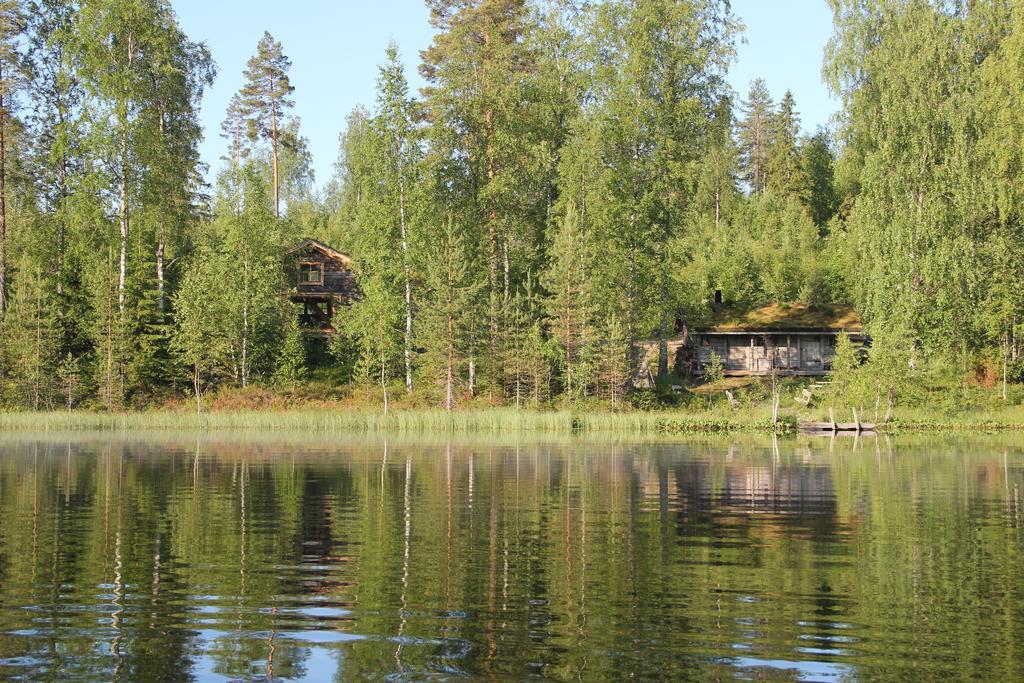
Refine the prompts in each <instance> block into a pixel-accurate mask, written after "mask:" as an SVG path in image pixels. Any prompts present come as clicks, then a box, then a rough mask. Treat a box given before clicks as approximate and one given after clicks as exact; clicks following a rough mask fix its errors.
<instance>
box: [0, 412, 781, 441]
mask: <svg viewBox="0 0 1024 683" xmlns="http://www.w3.org/2000/svg"><path fill="white" fill-rule="evenodd" d="M771 427H772V426H771V424H770V423H769V422H766V421H765V420H764V419H763V418H761V417H760V416H759V415H757V414H741V413H737V414H733V415H727V416H723V415H721V414H715V413H711V412H708V413H691V412H681V411H656V412H643V411H632V412H609V411H587V412H584V411H571V410H548V411H543V410H517V409H513V408H485V409H472V410H462V411H455V412H451V413H448V412H446V411H443V410H432V409H405V410H392V411H390V412H389V413H388V414H387V415H384V414H383V413H381V412H373V411H368V410H327V409H293V410H274V411H267V410H228V411H212V412H204V413H189V412H184V411H170V410H160V411H143V412H124V413H105V412H88V411H54V412H8V413H0V431H3V432H8V431H35V432H69V431H83V430H101V431H144V430H146V431H151V430H254V431H255V430H258V431H289V432H311V433H331V432H338V433H340V432H350V433H352V432H354V433H360V432H362V433H440V434H471V433H480V434H512V433H537V434H578V433H589V434H598V433H608V434H613V433H614V434H634V435H639V434H665V433H724V432H731V431H771Z"/></svg>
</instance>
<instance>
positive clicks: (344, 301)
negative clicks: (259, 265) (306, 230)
mask: <svg viewBox="0 0 1024 683" xmlns="http://www.w3.org/2000/svg"><path fill="white" fill-rule="evenodd" d="M288 256H289V258H288V264H287V265H288V270H289V277H290V278H291V281H292V282H293V283H294V286H293V287H292V290H291V293H290V295H289V298H290V299H291V301H292V303H294V304H296V305H297V307H298V316H299V327H301V328H302V329H303V330H304V331H305V332H307V333H308V334H311V335H313V336H320V337H327V336H330V335H331V334H333V333H334V326H333V324H332V320H333V319H334V314H335V312H336V311H337V309H338V307H339V306H347V305H349V304H351V303H352V301H354V300H355V299H357V298H358V297H359V294H360V292H359V285H358V284H357V283H356V279H355V276H354V275H353V273H352V259H350V258H349V257H348V256H347V255H346V254H343V253H341V252H340V251H338V250H337V249H334V248H333V247H329V246H327V245H326V244H324V243H323V242H320V241H318V240H315V239H312V238H310V237H307V238H305V239H303V240H302V242H300V243H299V245H298V246H296V247H295V248H294V249H292V250H291V251H290V252H288Z"/></svg>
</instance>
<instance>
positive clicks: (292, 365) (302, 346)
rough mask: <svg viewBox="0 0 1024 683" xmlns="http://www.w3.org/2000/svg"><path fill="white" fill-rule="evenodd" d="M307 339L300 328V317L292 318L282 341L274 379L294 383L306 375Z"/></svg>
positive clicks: (289, 383) (278, 381)
mask: <svg viewBox="0 0 1024 683" xmlns="http://www.w3.org/2000/svg"><path fill="white" fill-rule="evenodd" d="M306 374H307V368H306V341H305V339H304V337H303V334H302V330H301V329H300V328H299V321H298V318H294V317H293V318H292V320H291V322H290V323H289V325H288V329H287V332H285V335H284V339H283V340H282V341H281V348H280V349H279V350H278V353H277V366H276V367H275V368H274V381H275V382H277V383H278V384H286V385H294V384H297V383H298V382H300V381H301V380H302V379H303V378H305V377H306Z"/></svg>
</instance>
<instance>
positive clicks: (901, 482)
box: [0, 435, 1024, 681]
mask: <svg viewBox="0 0 1024 683" xmlns="http://www.w3.org/2000/svg"><path fill="white" fill-rule="evenodd" d="M234 438H235V439H237V437H234ZM232 439H233V437H225V438H223V439H219V438H215V437H211V436H208V435H207V436H202V437H199V438H198V439H196V438H192V439H188V440H184V439H178V440H172V439H168V438H166V437H154V439H152V440H148V441H146V440H124V439H114V440H111V439H110V438H108V437H102V436H96V437H92V438H82V437H78V438H76V439H74V440H71V441H58V440H54V439H52V438H47V439H43V440H33V439H29V438H18V439H13V438H8V439H6V440H0V635H2V637H0V677H2V678H21V679H25V680H40V679H49V678H58V677H59V678H61V679H80V680H156V679H182V678H195V679H200V680H239V679H242V680H245V679H267V678H274V679H279V680H317V681H319V680H331V679H349V678H359V677H372V678H379V677H381V676H391V677H393V678H410V679H420V678H424V677H439V678H449V677H471V678H500V679H507V678H524V677H530V676H540V677H546V678H554V679H588V680H593V679H609V678H613V679H614V678H623V677H627V676H636V677H642V678H676V679H707V678H718V679H721V678H740V679H761V678H771V679H784V680H785V679H797V680H847V679H889V678H914V679H918V680H929V679H931V680H934V679H938V678H940V677H954V678H964V677H975V678H985V679H1000V680H1013V679H1017V680H1020V679H1022V678H1024V642H1022V639H1024V602H1022V593H1024V581H1022V579H1024V574H1022V569H1024V564H1022V552H1021V551H1022V540H1021V538H1022V537H1021V530H1020V525H1021V521H1022V502H1021V488H1022V485H1024V451H1022V449H1021V445H1022V443H1024V442H1021V441H1020V440H1019V439H1017V438H1012V439H1011V438H998V439H997V438H978V439H975V440H973V441H970V440H968V441H964V440H940V439H931V440H929V439H908V440H903V441H895V442H888V441H887V440H885V439H884V438H879V439H878V440H877V441H876V440H875V439H870V438H869V439H862V440H860V441H859V442H858V444H857V445H856V447H855V446H854V442H853V440H852V439H849V440H846V439H843V440H839V441H837V442H836V443H834V444H830V442H829V441H828V440H824V441H816V440H810V441H808V440H799V441H792V440H789V441H779V442H777V443H776V444H773V443H772V442H771V441H759V440H756V439H741V440H739V441H728V440H695V441H689V442H680V443H675V444H669V443H654V444H641V443H637V444H629V443H621V444H611V443H609V442H608V441H605V442H588V441H566V442H561V443H525V442H523V443H515V442H512V443H500V444H488V443H486V442H484V441H479V442H470V441H467V442H462V443H451V444H449V443H443V442H440V443H439V442H424V443H417V442H412V441H403V442H397V441H391V442H390V443H385V442H384V441H381V440H372V439H370V440H367V438H365V437H359V438H344V439H343V438H335V439H331V440H325V441H320V442H318V441H312V440H310V441H303V440H297V441H291V442H289V441H287V440H282V439H281V438H280V437H276V438H275V439H273V440H271V439H265V440H260V439H256V440H251V441H239V440H232Z"/></svg>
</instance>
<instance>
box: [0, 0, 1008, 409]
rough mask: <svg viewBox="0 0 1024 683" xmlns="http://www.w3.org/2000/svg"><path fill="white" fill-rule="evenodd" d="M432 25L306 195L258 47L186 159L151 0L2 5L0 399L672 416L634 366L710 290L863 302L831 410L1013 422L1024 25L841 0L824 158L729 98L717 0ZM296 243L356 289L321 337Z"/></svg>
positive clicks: (267, 37) (204, 80) (283, 83)
mask: <svg viewBox="0 0 1024 683" xmlns="http://www.w3.org/2000/svg"><path fill="white" fill-rule="evenodd" d="M427 4H428V7H429V10H430V21H431V25H432V28H433V30H434V38H433V41H432V43H431V44H430V46H429V47H428V48H427V49H426V50H424V51H423V52H422V53H420V55H419V75H420V76H421V78H422V81H423V82H424V83H425V85H424V87H422V88H420V89H418V91H414V89H413V88H412V87H411V86H410V83H409V74H407V73H406V72H405V71H404V67H403V61H402V53H401V47H400V46H398V45H395V44H391V45H389V46H388V47H387V48H386V50H382V53H381V55H380V60H379V65H376V66H375V65H374V64H372V63H367V64H365V65H363V67H362V68H365V69H375V68H376V70H377V74H378V80H377V92H376V98H375V100H374V101H373V102H369V103H367V106H366V107H360V108H357V109H355V110H354V111H352V112H351V113H350V114H349V115H348V116H347V118H346V119H345V120H344V121H341V120H339V122H338V125H339V129H340V130H342V133H341V135H340V137H339V151H338V161H337V164H336V167H335V168H336V172H335V175H334V177H332V178H330V179H324V180H325V182H323V183H322V184H321V185H320V186H318V185H317V184H316V183H315V182H314V177H313V171H312V160H311V156H310V152H309V149H308V142H307V140H306V139H305V138H304V137H303V133H302V127H301V120H300V118H299V116H297V115H296V114H295V111H296V101H300V102H301V98H302V92H301V91H299V90H296V89H295V88H294V87H293V86H292V85H291V83H290V80H289V69H290V67H291V62H290V60H289V58H288V56H287V46H284V45H282V44H281V43H280V42H278V41H276V40H275V39H274V38H273V37H272V35H271V34H270V33H265V34H264V35H263V36H262V38H258V37H255V36H254V38H258V43H257V42H256V41H255V40H254V43H256V44H255V45H254V52H253V56H252V58H251V59H250V60H249V62H248V64H247V65H246V66H245V71H244V85H243V87H242V88H241V89H240V90H239V91H238V93H237V94H236V96H235V97H234V98H233V99H232V101H231V104H230V106H229V107H228V109H227V111H226V112H225V113H224V119H223V125H222V129H221V131H220V134H221V137H222V138H223V151H224V155H223V157H222V159H221V163H220V166H219V168H216V169H206V168H205V167H204V166H203V164H202V162H201V160H200V157H199V152H198V144H199V142H200V141H201V139H202V136H203V130H202V126H201V125H200V121H199V106H200V103H201V100H202V97H203V94H204V91H205V90H206V89H208V88H209V87H210V86H211V85H212V83H213V82H214V79H215V77H216V75H217V66H216V65H215V64H214V61H213V58H212V56H211V54H210V51H209V49H208V48H207V46H205V45H204V44H201V43H197V42H194V41H192V40H190V39H189V37H188V36H187V35H185V33H184V32H183V31H182V29H181V27H180V26H179V24H178V22H177V19H176V17H175V14H174V11H173V7H172V5H171V3H170V2H167V1H166V0H0V345H2V346H0V406H2V407H4V408H6V409H8V410H17V409H27V410H45V409H59V408H89V409H101V410H112V411H118V410H126V409H141V408H147V407H153V406H162V405H174V404H175V403H176V402H177V403H181V404H185V403H189V404H191V403H192V402H194V404H195V406H196V407H197V408H199V409H202V408H203V407H204V405H206V402H207V401H208V400H209V399H210V398H211V397H214V396H216V395H217V394H218V392H225V391H233V390H245V389H247V388H249V387H260V388H264V389H266V390H267V391H276V390H279V389H281V390H283V388H289V390H290V391H293V392H300V393H301V390H302V388H303V387H306V388H307V393H308V394H309V395H312V396H323V395H326V394H330V395H341V394H344V393H345V392H349V393H353V392H354V393H355V394H357V395H363V396H365V400H367V401H371V400H372V401H375V402H380V401H383V402H384V405H385V406H386V405H387V403H388V401H389V400H390V401H393V402H398V403H400V404H402V405H408V406H424V407H425V406H432V407H439V408H446V409H448V410H451V409H454V408H456V407H459V406H465V405H469V404H474V405H480V404H486V405H515V406H520V405H527V406H551V405H556V404H557V405H575V404H579V403H581V402H587V403H593V404H595V405H606V406H614V407H617V406H618V405H619V404H620V403H621V404H623V405H625V404H626V403H627V402H632V404H633V405H643V406H648V405H658V404H660V403H663V402H669V401H670V402H675V403H676V404H678V403H679V401H685V400H686V397H685V396H683V397H682V398H680V397H679V396H666V395H664V394H663V393H662V392H660V391H657V390H656V391H654V392H650V391H647V392H632V391H631V387H630V384H631V382H630V380H631V377H632V376H633V374H634V372H635V370H636V364H637V362H638V356H637V347H638V344H639V343H640V342H641V341H643V340H657V341H660V342H661V343H662V348H663V349H664V348H665V345H664V342H665V341H666V340H667V339H668V338H670V337H672V336H674V335H676V334H677V331H676V329H677V325H678V324H679V322H680V321H691V322H692V321H699V320H701V319H703V318H704V317H706V316H707V315H708V313H709V310H710V305H711V302H712V300H713V299H712V297H713V293H714V292H715V290H720V291H721V292H722V294H723V296H724V298H725V299H726V301H728V302H730V303H731V304H733V305H736V306H739V307H742V306H753V305H756V304H760V303H764V302H772V301H776V302H800V303H804V304H808V305H818V304H828V303H846V304H850V305H852V306H853V307H854V308H855V309H856V310H857V311H858V313H859V314H860V315H861V317H862V318H863V320H864V322H865V326H866V330H867V332H868V333H869V334H870V337H871V346H870V349H868V352H867V353H866V354H862V355H859V356H858V355H853V354H849V353H844V354H842V355H841V356H840V357H838V358H837V365H836V372H835V378H834V380H835V383H836V386H837V387H840V388H841V390H842V395H843V397H844V400H848V401H849V402H851V403H856V402H857V401H861V402H871V401H875V402H876V403H877V400H878V399H877V397H878V396H880V395H886V396H888V397H889V400H890V401H891V400H896V401H897V403H901V404H907V405H909V404H914V403H926V402H929V401H935V400H942V401H945V402H957V401H963V400H966V398H967V397H969V396H970V395H972V392H975V393H976V392H977V391H980V390H987V391H988V392H989V395H991V397H992V399H993V400H998V401H1001V402H1009V403H1013V402H1019V401H1020V399H1022V398H1024V394H1022V393H1021V392H1019V391H1018V389H1019V387H1018V386H1015V385H1018V384H1019V383H1020V381H1021V380H1022V379H1024V358H1022V356H1021V348H1020V346H1021V339H1020V337H1021V331H1022V329H1024V328H1022V324H1024V292H1022V291H1021V289H1022V288H1021V287H1020V286H1019V284H1018V283H1019V282H1020V281H1021V278H1022V276H1024V225H1022V219H1024V211H1022V209H1024V196H1022V195H1024V117H1022V116H1021V115H1020V105H1021V93H1022V92H1024V0H971V1H968V0H829V5H830V6H831V9H832V12H833V16H834V32H833V35H832V36H831V38H830V40H829V43H828V47H827V49H826V52H825V54H824V55H823V63H822V75H823V78H824V79H825V82H826V83H827V84H828V86H829V88H831V90H832V91H833V92H834V93H835V94H836V95H837V97H838V98H839V100H840V102H841V110H840V112H839V114H838V115H837V118H836V120H835V122H834V124H833V125H832V126H830V127H828V128H827V129H826V128H822V129H819V130H817V131H813V132H809V133H805V132H803V129H802V127H801V125H800V113H799V101H798V95H799V93H796V94H794V93H791V92H786V93H785V95H784V96H783V97H782V98H781V99H779V100H778V101H775V100H774V99H773V97H772V96H771V94H770V93H769V91H768V88H767V87H766V85H765V83H764V81H762V80H755V81H753V82H752V83H751V84H750V86H749V90H748V91H747V92H743V93H737V92H734V91H733V90H732V89H731V88H730V86H729V85H728V83H727V81H726V74H727V71H728V69H729V66H730V64H731V63H732V62H733V60H734V58H735V52H736V46H737V43H738V41H739V40H741V39H742V35H743V25H742V22H741V20H740V18H739V17H737V16H736V15H735V14H734V13H733V12H732V10H731V8H730V5H729V3H728V1H727V0H604V1H602V2H597V3H591V2H582V1H581V0H554V1H552V2H546V1H541V0H462V1H459V2H456V1H455V0H428V1H427ZM210 134H212V132H211V133H210ZM208 170H209V171H210V173H209V175H208V173H207V171H208ZM207 177H209V178H211V179H212V182H210V183H208V182H207V181H206V178H207ZM304 237H314V238H316V239H319V240H322V241H323V242H325V243H326V244H329V245H331V246H333V247H335V248H337V249H340V250H342V251H343V252H345V253H346V254H348V255H350V256H351V258H352V263H353V269H354V272H355V274H356V276H357V278H358V282H359V287H360V289H361V291H362V296H361V298H360V299H359V300H358V301H356V302H355V303H354V304H352V305H351V306H347V307H343V308H340V310H338V312H337V313H336V315H335V320H334V327H335V329H336V330H337V333H336V334H335V335H333V337H331V339H330V342H329V343H328V344H326V345H323V344H318V343H316V342H315V340H311V339H309V338H308V337H307V336H306V335H304V333H303V331H302V330H301V329H300V328H299V327H298V323H297V322H296V320H297V314H296V310H295V306H294V304H293V303H291V302H290V301H289V298H288V291H289V289H290V287H291V286H292V285H293V283H292V282H290V281H289V279H288V277H287V275H286V269H285V262H286V260H287V258H286V257H287V254H288V252H289V250H290V249H292V248H293V247H294V246H295V245H296V244H297V243H298V242H299V241H300V240H301V239H302V238H304ZM657 374H658V385H659V387H660V388H664V387H665V386H669V385H671V384H672V383H674V382H676V381H678V380H677V379H673V378H672V377H671V376H670V375H671V367H670V360H669V358H668V357H667V353H665V352H663V353H661V354H660V357H659V359H658V368H657ZM339 392H340V394H339ZM359 392H362V393H361V394H359ZM640 394H643V396H640V398H642V399H643V400H637V397H638V395H640ZM649 394H653V395H649Z"/></svg>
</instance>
